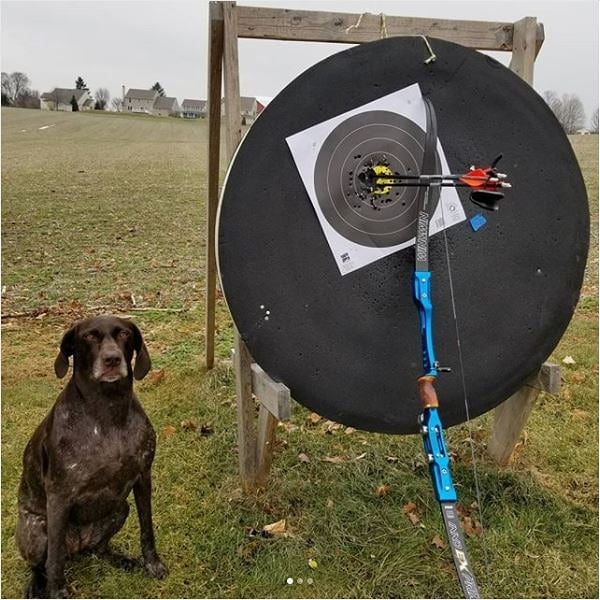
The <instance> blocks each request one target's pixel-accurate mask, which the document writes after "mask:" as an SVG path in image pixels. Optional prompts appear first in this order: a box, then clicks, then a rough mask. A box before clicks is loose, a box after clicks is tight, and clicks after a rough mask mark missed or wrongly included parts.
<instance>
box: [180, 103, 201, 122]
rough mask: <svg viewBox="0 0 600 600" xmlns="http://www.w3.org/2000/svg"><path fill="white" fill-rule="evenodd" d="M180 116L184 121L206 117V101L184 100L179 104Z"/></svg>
mask: <svg viewBox="0 0 600 600" xmlns="http://www.w3.org/2000/svg"><path fill="white" fill-rule="evenodd" d="M181 114H182V116H183V117H184V118H186V119H198V118H199V117H206V100H193V99H191V98H186V99H185V100H184V101H183V102H182V103H181Z"/></svg>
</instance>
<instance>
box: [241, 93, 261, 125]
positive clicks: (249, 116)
mask: <svg viewBox="0 0 600 600" xmlns="http://www.w3.org/2000/svg"><path fill="white" fill-rule="evenodd" d="M240 107H241V109H242V125H248V123H252V122H253V121H254V119H256V114H257V113H256V98H254V97H249V96H242V97H241V98H240Z"/></svg>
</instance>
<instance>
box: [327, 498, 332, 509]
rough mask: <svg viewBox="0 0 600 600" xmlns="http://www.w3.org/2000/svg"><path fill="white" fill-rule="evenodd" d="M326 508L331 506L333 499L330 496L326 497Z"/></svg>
mask: <svg viewBox="0 0 600 600" xmlns="http://www.w3.org/2000/svg"><path fill="white" fill-rule="evenodd" d="M326 506H327V508H333V500H332V499H331V498H327V504H326Z"/></svg>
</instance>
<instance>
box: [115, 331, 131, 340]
mask: <svg viewBox="0 0 600 600" xmlns="http://www.w3.org/2000/svg"><path fill="white" fill-rule="evenodd" d="M117 337H119V338H121V339H122V340H126V339H127V338H128V337H129V331H125V330H124V329H122V330H121V331H119V333H118V335H117Z"/></svg>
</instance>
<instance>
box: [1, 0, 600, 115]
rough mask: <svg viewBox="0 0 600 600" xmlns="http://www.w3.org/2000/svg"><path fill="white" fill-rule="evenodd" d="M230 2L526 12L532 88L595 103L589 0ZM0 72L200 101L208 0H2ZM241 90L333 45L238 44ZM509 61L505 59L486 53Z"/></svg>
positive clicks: (504, 14) (281, 79)
mask: <svg viewBox="0 0 600 600" xmlns="http://www.w3.org/2000/svg"><path fill="white" fill-rule="evenodd" d="M238 3H239V4H245V5H256V6H279V7H282V8H302V9H309V8H310V9H313V10H327V11H334V10H337V11H340V12H356V13H361V12H364V11H368V12H371V13H385V14H387V15H399V16H423V17H437V18H451V19H460V18H464V19H475V20H492V21H516V20H518V19H520V18H522V17H524V16H535V17H537V18H538V20H539V21H541V22H542V23H544V26H545V32H546V41H545V43H544V45H543V47H542V50H541V53H540V55H539V57H538V59H537V64H536V68H535V88H536V89H537V90H538V92H540V93H542V92H543V91H544V90H549V89H551V90H555V91H557V92H558V93H560V94H562V93H565V92H568V93H576V94H578V95H579V96H580V97H581V99H582V100H583V102H584V105H585V108H586V113H587V115H588V117H589V116H590V114H591V112H592V111H593V110H594V109H595V108H596V107H597V106H598V2H597V0H581V1H573V0H569V1H567V0H561V1H558V0H545V1H529V0H522V1H512V0H493V1H492V0H473V1H460V2H459V1H453V0H437V1H420V2H416V1H415V0H413V1H410V2H406V1H399V0H378V1H366V0H363V1H354V0H338V1H321V0H312V1H307V0H279V1H269V0H259V1H252V0H240V1H239V2H238ZM1 18H2V23H1V33H2V47H1V49H2V71H7V72H12V71H24V72H25V73H27V74H28V75H29V77H30V79H31V82H32V87H33V88H34V89H37V90H39V91H40V92H45V91H49V90H50V89H51V88H53V87H55V86H58V87H74V81H75V78H76V77H77V76H78V75H81V76H82V77H83V78H84V80H85V81H86V83H87V85H88V86H89V88H90V89H91V91H92V92H94V91H95V90H96V89H97V88H98V87H107V88H108V89H109V90H110V92H111V95H112V96H115V95H120V94H121V85H125V86H126V87H128V88H129V87H139V88H149V87H150V86H151V85H152V84H153V83H154V82H155V81H157V80H158V81H160V83H161V84H162V86H163V88H164V89H165V91H166V92H167V94H168V95H171V96H176V97H177V98H178V99H179V101H180V102H181V101H182V100H183V99H184V98H206V66H207V22H208V2H207V1H205V0H197V1H195V2H181V1H178V0H169V1H146V0H129V1H122V0H104V1H103V0H72V1H69V2H63V1H56V0H46V1H30V0H2V5H1ZM239 48H240V71H241V92H242V94H243V95H247V96H275V95H276V94H277V93H278V91H280V90H281V89H282V88H283V87H284V86H285V85H286V84H287V83H289V82H290V81H291V80H292V79H293V78H294V77H296V76H297V75H298V74H300V73H301V72H302V71H304V70H305V69H306V68H308V67H309V66H311V65H313V64H314V63H315V62H318V61H319V60H321V59H322V58H325V57H326V56H329V55H330V54H333V53H335V52H339V51H341V50H343V49H344V48H345V46H344V45H340V44H320V43H302V42H277V41H265V40H240V42H239ZM493 55H494V56H495V57H496V58H498V60H501V61H502V62H504V63H505V64H508V61H509V59H510V54H509V53H494V54H493Z"/></svg>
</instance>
